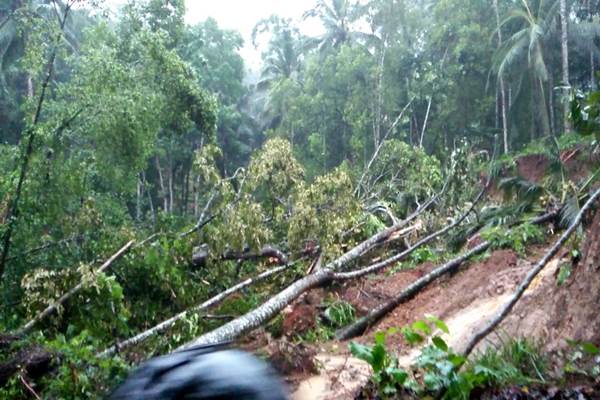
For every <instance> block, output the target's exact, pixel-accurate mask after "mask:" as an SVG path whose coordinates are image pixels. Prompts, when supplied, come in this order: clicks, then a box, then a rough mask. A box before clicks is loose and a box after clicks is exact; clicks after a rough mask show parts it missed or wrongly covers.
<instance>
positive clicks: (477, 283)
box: [274, 211, 600, 400]
mask: <svg viewBox="0 0 600 400" xmlns="http://www.w3.org/2000/svg"><path fill="white" fill-rule="evenodd" d="M587 223H588V228H587V232H586V235H585V239H584V240H583V241H582V243H581V259H580V260H572V257H571V254H570V247H565V248H564V249H563V250H562V251H561V252H560V253H559V255H558V256H557V257H555V258H554V259H553V260H552V261H551V262H550V263H548V265H547V266H546V268H544V270H543V271H542V272H541V273H540V275H539V276H538V277H537V278H536V279H535V280H534V282H533V283H532V285H531V287H530V288H529V290H528V291H527V292H526V293H525V295H524V296H523V298H522V299H521V300H520V301H519V303H517V305H516V307H515V309H514V310H513V311H512V312H511V314H510V315H509V316H508V317H507V319H506V320H505V321H504V322H503V323H502V324H501V325H500V327H499V328H498V329H497V330H496V332H500V335H501V336H504V335H508V336H513V337H517V336H527V337H528V338H538V339H540V340H542V341H543V344H544V347H545V349H546V350H547V351H549V352H550V351H554V350H557V349H564V348H565V346H566V341H565V339H574V340H580V341H590V342H593V343H595V344H596V345H600V314H599V310H600V211H598V212H597V213H596V214H595V216H594V217H593V218H591V217H589V218H588V221H587ZM555 238H556V237H555V236H553V237H551V238H549V240H548V244H546V245H538V246H532V247H530V248H529V249H528V253H527V255H525V256H519V255H518V254H516V253H515V252H513V251H511V250H496V251H493V252H492V253H491V254H490V255H489V257H487V258H485V259H484V260H482V261H473V262H469V263H466V264H464V265H463V266H461V268H460V269H459V270H458V271H457V272H456V273H454V274H453V275H448V276H445V277H442V278H441V279H439V280H437V281H436V282H434V283H432V284H431V285H430V286H429V287H427V288H425V289H424V290H422V291H421V292H420V293H418V294H417V295H416V296H415V297H414V298H413V299H411V300H410V301H408V302H406V303H404V304H402V305H400V306H399V307H397V308H396V309H395V310H394V311H393V312H392V313H390V314H389V315H388V316H387V317H385V318H384V319H383V320H382V321H380V322H379V323H378V324H376V325H375V326H374V327H372V328H371V329H370V330H369V331H368V332H367V333H366V334H365V335H363V336H362V337H359V338H357V339H356V341H358V342H363V343H372V342H373V335H374V333H375V332H376V331H379V330H387V329H388V328H391V327H402V326H405V325H408V324H410V323H412V322H414V321H416V320H419V319H422V318H423V317H424V316H425V315H427V314H432V315H435V316H437V317H438V318H440V319H442V320H444V321H445V322H446V323H447V325H448V326H449V328H450V334H451V336H450V337H447V338H446V340H447V341H448V342H449V343H450V344H451V346H452V347H453V348H454V349H455V350H457V351H460V350H461V346H463V345H464V344H465V341H466V340H468V339H469V338H470V336H471V334H472V333H473V331H474V330H476V329H479V328H480V327H481V326H483V324H485V323H486V321H487V320H488V319H489V318H491V316H492V315H493V314H494V312H495V311H496V310H497V309H498V308H499V307H500V306H502V305H503V304H504V302H505V301H506V300H507V298H508V296H509V295H510V294H511V293H512V292H513V291H514V290H515V288H516V286H517V285H518V284H519V282H520V281H521V280H522V279H523V277H524V276H525V275H526V273H527V272H528V271H529V269H530V268H531V267H532V265H533V264H534V263H535V262H537V261H538V260H539V258H541V256H542V255H543V254H544V253H545V251H546V250H547V248H548V246H549V245H550V244H551V243H552V242H553V241H554V239H555ZM575 261H576V262H575ZM565 264H573V267H572V268H573V269H572V274H571V276H570V278H569V279H568V280H567V281H566V283H564V284H563V285H562V286H558V284H557V275H558V271H559V269H560V267H561V266H563V265H565ZM433 268H435V265H433V264H432V263H425V264H422V265H420V266H418V267H416V268H415V269H412V270H404V271H402V270H401V271H399V272H397V273H395V274H390V273H389V272H383V273H381V274H378V275H376V276H371V277H368V278H365V279H362V280H360V281H356V282H350V283H347V284H344V285H341V286H333V287H330V288H327V289H318V290H313V291H312V292H311V293H309V294H307V295H305V296H303V297H302V298H301V299H299V300H298V301H297V302H296V303H295V304H294V305H293V306H292V307H291V308H290V310H291V311H289V312H288V317H287V319H288V320H289V321H288V323H289V325H290V326H288V328H289V330H287V336H288V337H291V336H292V334H293V332H294V328H295V324H296V323H299V324H300V325H302V327H303V328H304V327H307V326H312V324H314V323H315V321H316V318H318V311H319V308H320V306H321V305H322V304H321V303H322V302H323V299H325V298H326V297H327V296H328V295H329V296H331V295H332V293H333V295H334V296H338V297H339V298H340V299H342V300H344V301H347V302H349V303H351V304H353V305H354V307H355V308H356V310H357V314H358V315H364V314H365V313H366V312H368V311H369V310H370V309H372V308H373V307H375V306H377V305H379V304H381V303H382V302H385V301H387V300H389V299H390V298H391V297H392V296H394V295H395V294H397V293H398V292H399V291H401V290H402V289H404V288H405V287H406V286H407V285H408V284H410V283H412V282H413V281H415V280H416V279H418V278H420V277H421V276H423V275H424V274H426V273H428V272H429V271H431V270H432V269H433ZM296 317H297V318H296ZM284 321H285V320H284ZM298 321H300V322H298ZM495 338H496V339H495ZM497 338H499V335H498V334H492V335H490V339H491V340H497ZM387 343H388V347H389V349H390V350H391V351H393V352H395V353H397V354H398V355H399V356H400V360H401V362H406V363H408V362H410V358H411V357H412V356H413V355H414V349H410V348H408V347H407V346H406V344H405V343H404V341H403V339H402V337H401V334H394V335H390V337H389V338H388V342H387ZM487 344H488V343H483V344H482V346H485V345H487ZM347 349H348V343H345V342H342V343H340V342H337V341H331V342H327V343H321V344H319V345H318V346H317V345H314V346H313V348H312V349H311V350H310V351H309V353H310V352H312V354H316V356H315V357H314V359H315V360H316V365H317V367H318V368H319V367H320V370H321V374H320V375H318V376H315V377H313V378H308V376H307V374H309V373H310V372H309V371H308V370H309V369H310V368H307V365H308V364H307V363H306V362H305V361H302V362H300V363H299V364H300V366H299V368H297V369H298V371H294V367H293V364H294V363H292V368H285V369H287V371H285V372H284V373H285V374H286V375H287V376H288V377H289V378H290V382H291V383H292V387H297V384H298V383H301V385H300V389H299V390H298V391H297V392H296V395H295V396H294V397H293V398H294V399H298V400H299V399H306V398H312V399H336V400H337V399H344V398H352V396H351V395H350V393H351V392H352V390H353V389H358V388H360V387H361V386H362V385H364V384H365V382H366V381H367V379H368V368H366V369H365V365H364V364H361V362H360V361H358V360H356V359H354V358H352V357H351V356H350V354H349V352H348V350H347ZM411 351H412V353H411ZM274 353H276V352H274ZM291 353H292V354H293V351H291ZM303 354H304V353H303ZM283 358H284V359H285V358H286V356H284V357H283ZM288 358H289V357H288ZM282 372H283V371H282Z"/></svg>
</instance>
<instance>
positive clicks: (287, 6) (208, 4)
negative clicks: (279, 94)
mask: <svg viewBox="0 0 600 400" xmlns="http://www.w3.org/2000/svg"><path fill="white" fill-rule="evenodd" d="M125 1H126V0H106V4H107V5H109V6H111V7H112V8H116V7H117V6H118V5H120V4H123V3H125ZM315 3H316V0H186V10H187V11H186V22H187V23H189V24H194V23H197V22H201V21H204V20H205V19H206V18H208V17H213V18H214V19H215V20H216V21H217V23H218V24H219V26H220V27H221V28H226V29H234V30H237V31H238V32H240V33H241V34H242V37H243V38H244V48H243V49H242V50H241V52H240V54H241V55H242V57H244V60H245V61H246V65H247V67H249V68H251V69H253V70H256V69H258V67H259V66H260V50H255V49H254V46H253V45H252V39H251V34H252V28H254V25H256V23H257V22H258V21H260V20H261V19H263V18H268V17H269V16H271V15H272V14H277V15H279V16H281V17H285V18H292V19H293V20H294V21H296V22H297V23H298V24H299V26H300V28H301V30H302V31H303V33H305V34H310V35H318V34H319V33H321V32H322V27H321V25H320V24H319V22H318V20H317V19H316V18H311V19H308V20H307V21H304V22H301V21H300V19H301V17H302V14H303V13H304V12H305V11H306V10H308V9H310V8H312V7H313V6H314V5H315Z"/></svg>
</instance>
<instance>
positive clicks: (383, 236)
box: [325, 180, 448, 271]
mask: <svg viewBox="0 0 600 400" xmlns="http://www.w3.org/2000/svg"><path fill="white" fill-rule="evenodd" d="M447 183H448V180H446V183H444V186H443V187H442V190H441V191H440V192H439V193H437V194H436V195H434V196H433V197H431V198H430V199H429V200H428V201H427V202H425V203H424V204H423V205H422V206H420V207H419V208H417V209H416V210H415V211H414V212H413V213H412V214H410V215H409V216H408V217H406V218H405V219H404V220H402V221H400V222H398V223H397V224H394V225H392V226H390V227H389V228H386V229H384V230H382V231H380V232H378V233H376V234H375V235H373V236H371V237H370V238H368V239H367V240H364V241H362V242H361V243H359V244H357V245H356V246H354V247H353V248H352V249H350V250H348V251H347V252H346V253H344V254H342V255H341V256H340V257H338V258H336V259H335V260H333V261H332V262H330V263H329V264H327V265H326V266H325V269H330V270H332V271H335V270H337V269H339V268H340V267H342V266H343V265H347V264H348V263H349V262H351V261H353V260H355V259H357V258H359V257H361V256H363V255H364V254H366V253H368V252H369V251H371V250H372V249H374V248H375V247H377V246H379V245H381V244H383V243H385V242H386V241H387V240H388V239H389V238H390V237H391V236H392V235H394V233H396V232H398V231H399V230H401V229H402V228H404V227H405V226H406V225H407V224H408V223H409V222H411V221H413V220H414V219H415V218H417V217H418V216H419V215H421V214H422V213H424V212H425V211H426V210H427V209H428V208H429V207H430V206H431V205H432V204H433V203H435V202H436V201H437V199H438V198H439V197H440V196H441V195H442V194H443V193H444V191H445V190H446V186H447Z"/></svg>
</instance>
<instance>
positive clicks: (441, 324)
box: [427, 315, 450, 334]
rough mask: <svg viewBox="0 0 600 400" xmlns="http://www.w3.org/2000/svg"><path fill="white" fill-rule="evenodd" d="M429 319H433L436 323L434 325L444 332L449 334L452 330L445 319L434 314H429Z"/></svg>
mask: <svg viewBox="0 0 600 400" xmlns="http://www.w3.org/2000/svg"><path fill="white" fill-rule="evenodd" d="M427 320H428V321H431V322H433V323H434V325H435V326H436V327H437V328H438V329H439V330H440V331H442V332H444V333H446V334H449V333H450V330H449V329H448V326H447V325H446V324H445V323H444V321H442V320H441V319H439V318H437V317H436V316H434V315H428V316H427Z"/></svg>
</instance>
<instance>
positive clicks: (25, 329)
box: [15, 240, 134, 336]
mask: <svg viewBox="0 0 600 400" xmlns="http://www.w3.org/2000/svg"><path fill="white" fill-rule="evenodd" d="M133 243H134V241H133V240H131V241H129V242H128V243H127V244H126V245H125V246H123V247H121V248H120V249H119V250H118V251H117V252H116V253H115V254H113V255H112V256H111V257H110V258H109V259H108V260H106V261H105V262H104V264H102V265H101V266H100V267H99V268H98V269H97V270H96V272H95V273H101V272H104V271H106V270H107V269H108V268H109V267H110V266H111V265H112V264H113V263H114V262H115V261H116V260H118V259H119V258H121V256H122V255H123V254H125V253H126V252H127V251H128V250H129V249H130V248H131V246H132V245H133ZM84 287H85V284H84V282H80V283H78V284H77V285H76V286H75V287H73V288H72V289H71V290H69V291H68V292H67V293H65V294H63V295H62V296H61V297H60V298H59V299H58V300H56V301H55V302H54V303H52V304H50V305H49V306H48V307H46V309H44V310H43V311H41V312H40V313H39V314H37V315H36V316H35V317H34V318H33V319H31V320H30V321H29V322H27V323H26V324H25V325H23V326H22V327H21V328H19V329H18V330H17V331H16V332H15V334H16V335H18V336H21V335H25V334H27V333H29V332H30V331H31V330H32V329H33V327H34V326H35V325H36V324H37V323H38V322H40V321H41V320H43V319H44V318H46V317H48V316H50V315H51V314H52V313H54V312H55V311H56V310H58V307H60V306H62V305H63V304H65V302H66V301H67V300H69V299H70V298H71V297H73V296H74V295H76V294H77V293H79V292H80V291H81V290H82V289H83V288H84Z"/></svg>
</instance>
